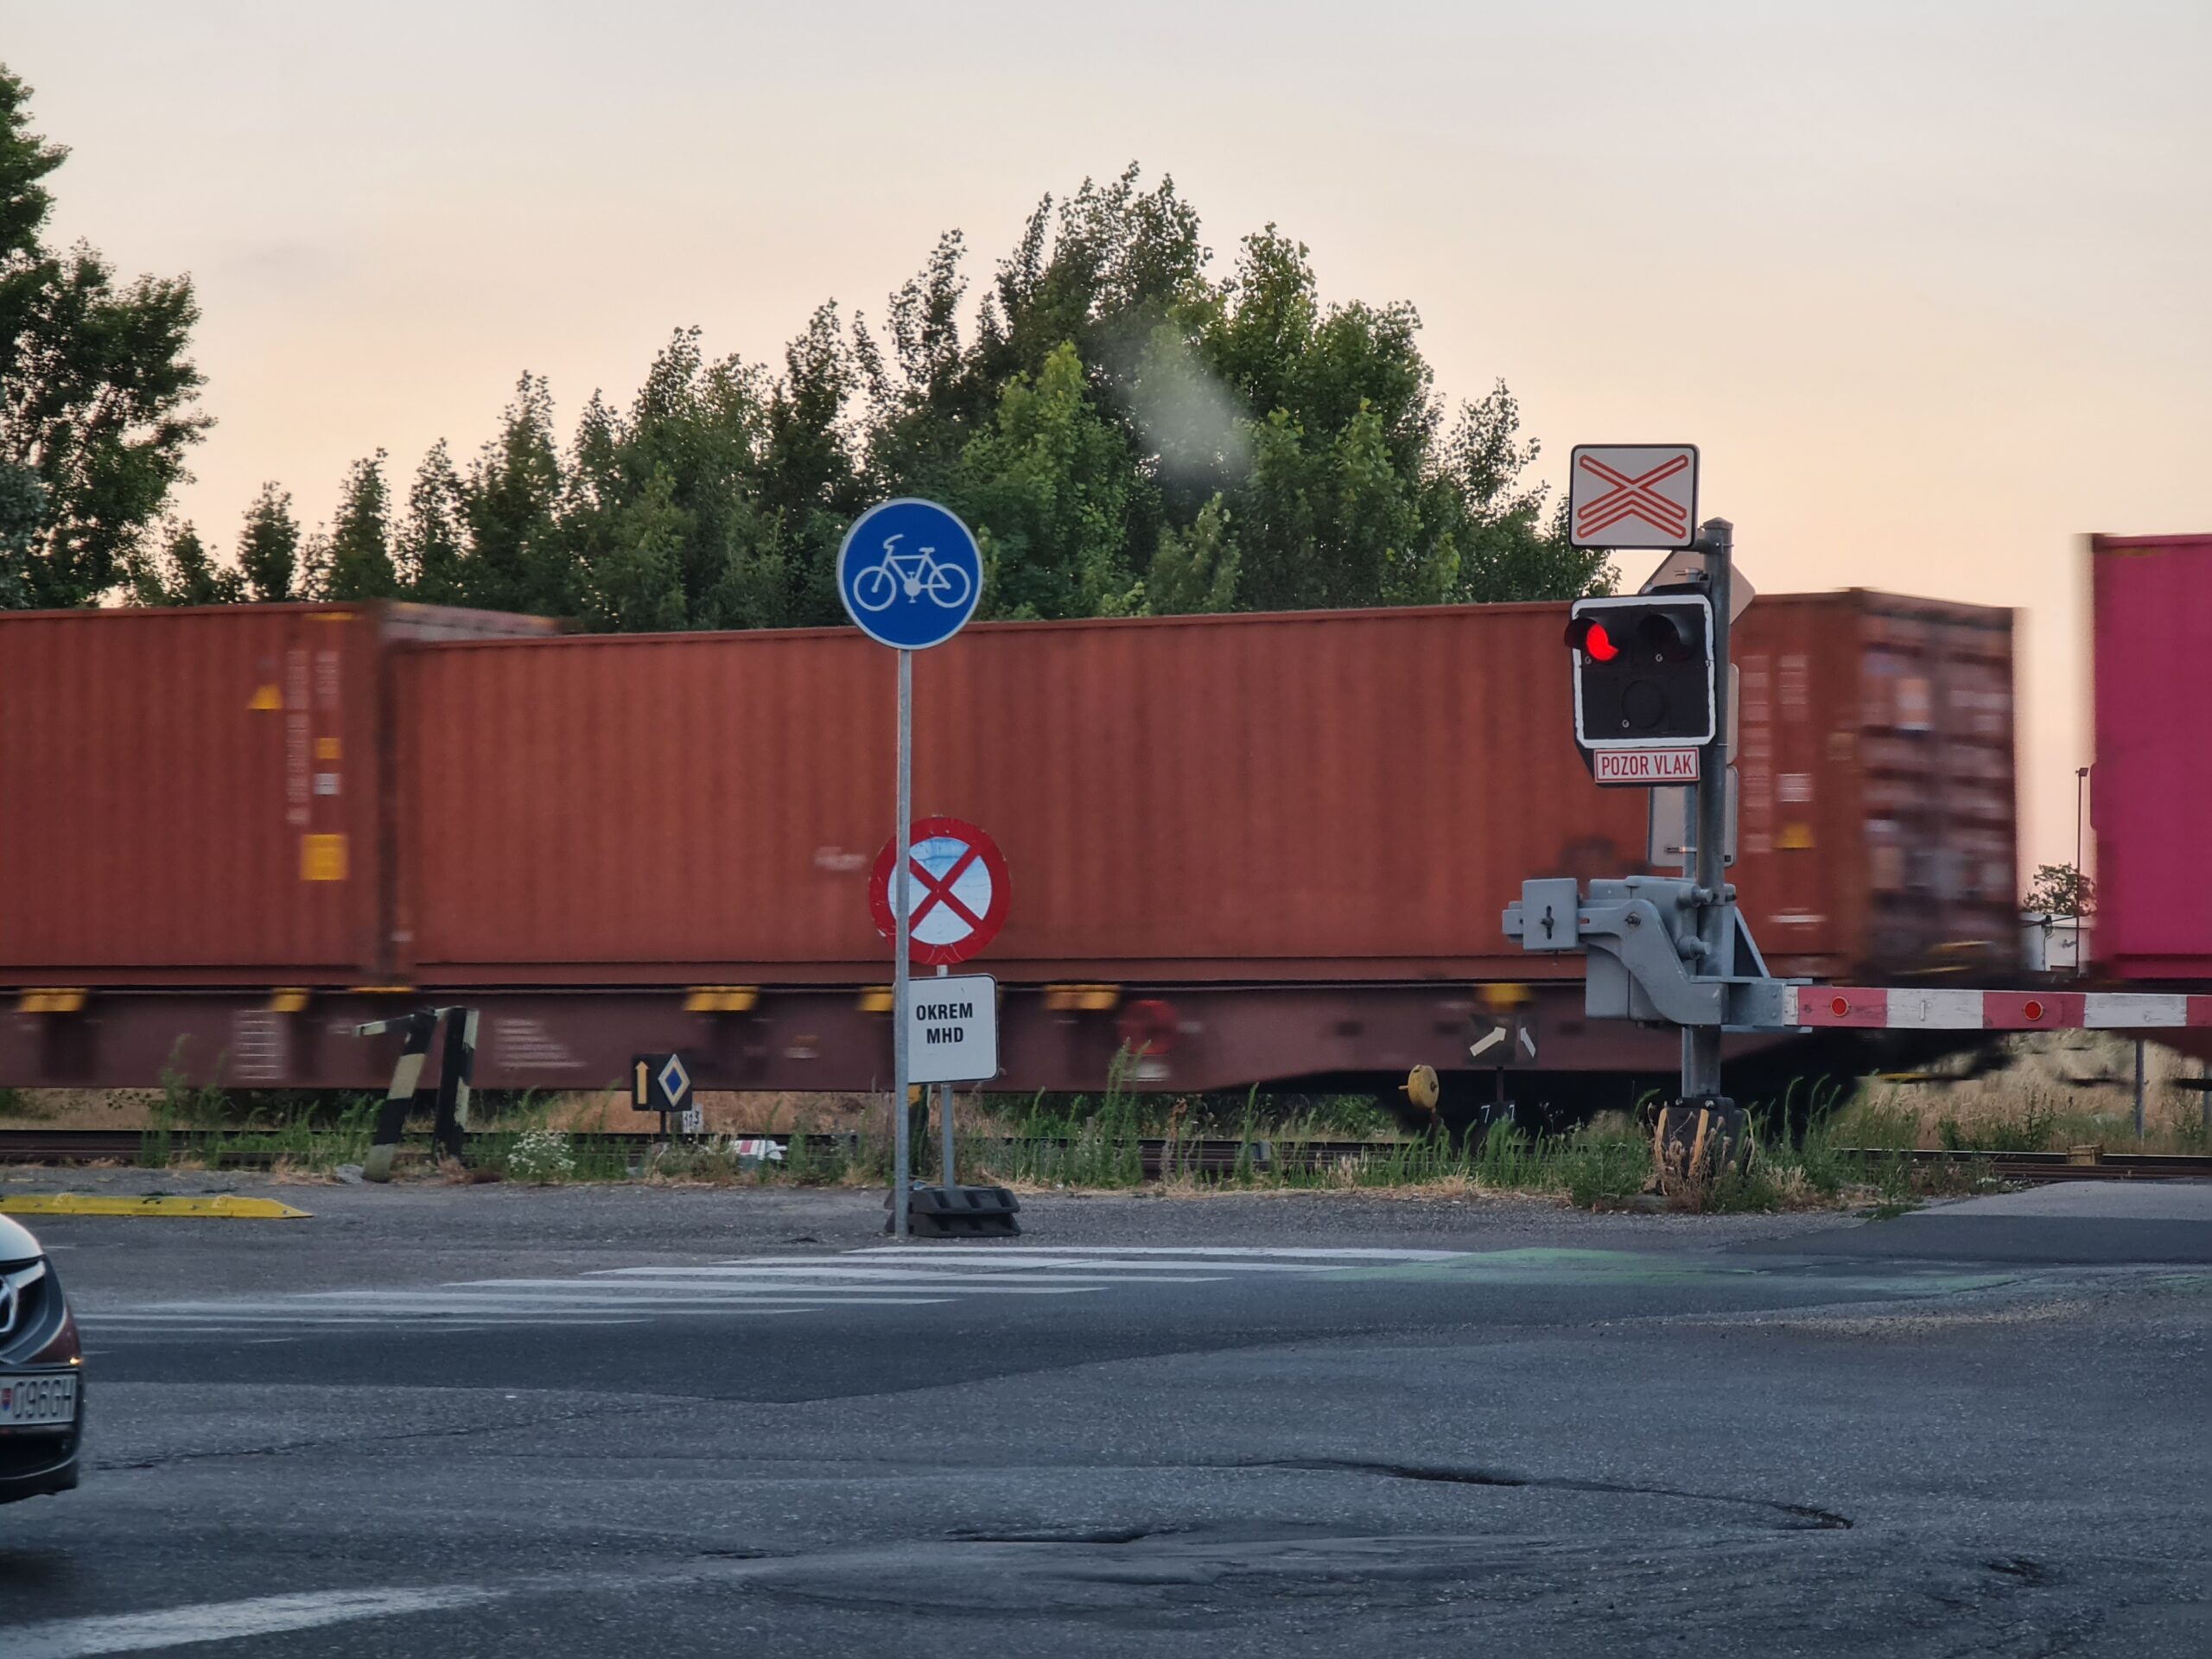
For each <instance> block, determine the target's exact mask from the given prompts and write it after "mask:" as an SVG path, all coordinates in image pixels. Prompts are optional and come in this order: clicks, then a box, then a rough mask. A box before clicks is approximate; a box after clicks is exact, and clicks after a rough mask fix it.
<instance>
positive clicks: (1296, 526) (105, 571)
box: [0, 70, 1611, 630]
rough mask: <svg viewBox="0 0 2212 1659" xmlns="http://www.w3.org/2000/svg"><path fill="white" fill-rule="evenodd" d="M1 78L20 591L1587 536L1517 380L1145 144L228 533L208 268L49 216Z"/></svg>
mask: <svg viewBox="0 0 2212 1659" xmlns="http://www.w3.org/2000/svg"><path fill="white" fill-rule="evenodd" d="M65 154H66V152H65V151H63V150H62V149H60V147H59V146H56V145H53V144H50V143H47V142H46V141H45V140H43V139H42V138H41V137H37V136H36V135H35V134H33V133H32V132H31V131H30V130H29V108H28V90H27V89H26V88H25V87H24V86H23V85H22V82H21V81H20V80H19V79H16V78H15V77H13V76H11V75H10V74H8V73H6V72H5V71H4V70H0V350H4V351H5V352H6V353H7V355H6V356H5V357H4V359H0V392H4V400H3V401H4V407H0V445H4V448H0V606H7V607H22V606H53V605H83V604H92V603H99V602H103V601H108V602H112V601H116V600H118V599H120V600H122V601H126V602H135V603H139V604H148V605H180V604H223V603H232V602H246V601H270V600H283V599H299V598H328V599H337V600H355V599H367V598H380V597H404V598H410V599H417V600H423V601H433V602H439V603H449V604H460V605H470V606H479V607H486V608H490V609H497V610H511V611H524V612H531V613H538V614H543V615H550V616H562V617H569V618H573V619H575V620H577V621H578V622H580V623H581V624H582V626H587V627H589V628H594V629H608V630H655V629H680V628H753V627H781V626H804V625H810V624H822V623H833V622H836V621H837V620H841V618H842V608H841V607H840V606H839V603H838V601H837V596H836V583H835V565H836V552H837V547H838V543H839V542H840V540H841V539H842V536H843V534H844V531H845V529H846V527H847V525H848V524H850V522H851V521H852V519H853V518H855V516H856V515H857V514H858V513H859V512H861V511H862V510H863V509H864V508H865V507H867V506H868V505H869V504H871V503H872V502H874V501H877V500H880V499H885V498H887V497H889V496H893V495H925V496H929V497H932V498H934V499H938V500H942V501H944V502H945V503H946V504H947V505H950V506H951V507H952V508H953V509H954V510H955V511H956V512H958V513H959V514H960V515H961V516H962V517H963V518H964V519H966V520H967V522H968V523H969V524H970V525H971V526H972V527H973V528H974V529H975V531H976V536H977V539H978V541H979V542H980V543H982V549H983V554H984V559H985V564H986V585H985V593H984V601H983V606H984V613H985V614H988V615H995V616H1002V617H1037V618H1065V617H1081V616H1102V615H1137V614H1145V613H1176V612H1203V611H1227V610H1258V609H1307V608H1314V607H1345V606H1362V605H1397V604H1428V603H1440V602H1446V601H1497V600H1516V599H1535V598H1558V597H1563V596H1567V595H1570V594H1579V593H1583V592H1587V591H1592V590H1593V589H1597V588H1603V587H1605V585H1607V584H1608V583H1609V582H1610V581H1611V571H1610V570H1609V569H1607V568H1606V566H1605V561H1604V559H1603V557H1602V556H1599V555H1594V554H1590V553H1583V552H1577V551H1575V550H1572V549H1570V548H1568V547H1567V544H1566V539H1565V537H1564V535H1563V533H1562V521H1561V518H1560V514H1559V512H1558V511H1557V510H1556V508H1555V506H1554V504H1553V502H1552V499H1551V497H1550V495H1549V493H1548V490H1547V488H1546V486H1544V485H1543V484H1542V483H1541V481H1538V480H1536V479H1535V476H1534V474H1535V461H1536V459H1537V446H1536V444H1535V442H1533V441H1532V440H1529V439H1528V438H1527V437H1525V436H1524V435H1522V432H1521V429H1520V416H1519V410H1518V409H1517V407H1516V404H1515V402H1514V399H1513V397H1512V396H1511V395H1510V392H1508V391H1507V390H1506V388H1505V387H1504V385H1503V384H1500V385H1497V386H1496V387H1495V388H1494V389H1492V390H1491V392H1490V393H1489V394H1488V395H1487V396H1485V397H1482V398H1481V399H1479V400H1478V401H1475V402H1472V403H1468V404H1462V405H1461V406H1460V407H1459V408H1458V409H1457V410H1447V408H1446V406H1445V404H1444V403H1443V402H1442V400H1440V397H1438V395H1437V393H1436V391H1435V387H1434V384H1433V376H1432V374H1431V372H1430V369H1429V366H1428V365H1427V361H1426V360H1425V359H1424V358H1423V356H1422V354H1421V349H1420V344H1419V331H1420V320H1419V318H1418V317H1417V315H1415V314H1414V310H1413V308H1411V307H1410V306H1408V305H1405V304H1402V303H1399V304H1390V305H1384V306H1374V305H1370V304H1365V303H1362V302H1346V303H1330V302H1324V301H1323V300H1322V299H1321V298H1320V297H1319V292H1318V289H1317V284H1316V281H1315V277H1314V271H1313V264H1312V261H1311V258H1310V256H1309V254H1308V251H1307V250H1306V247H1305V246H1304V245H1302V244H1300V243H1298V242H1296V241H1294V240H1293V239H1291V238H1287V237H1285V236H1283V235H1281V234H1280V233H1279V232H1277V231H1276V230H1275V229H1274V227H1273V226H1269V227H1268V228H1267V229H1265V230H1262V231H1260V232H1256V233H1255V234H1252V235H1249V236H1247V237H1245V238H1243V240H1242V241H1241V242H1240V243H1239V244H1238V245H1237V247H1236V251H1235V252H1234V254H1233V256H1232V257H1230V260H1229V261H1228V262H1227V264H1228V268H1227V269H1226V270H1225V271H1223V272H1221V273H1219V274H1216V273H1215V262H1214V259H1213V257H1212V255H1211V251H1210V250H1209V249H1208V248H1207V247H1206V246H1205V243H1204V241H1203V238H1202V236H1201V232H1200V226H1199V219H1198V213H1196V211H1195V210H1194V209H1193V208H1192V206H1191V205H1190V204H1189V203H1188V202H1187V201H1185V200H1184V199H1183V198H1182V197H1181V196H1180V195H1179V194H1178V193H1177V191H1176V188H1175V186H1174V183H1173V181H1172V180H1170V179H1162V180H1160V181H1159V182H1158V183H1156V184H1153V185H1150V186H1149V187H1147V185H1146V183H1145V181H1144V180H1143V179H1142V177H1141V175H1140V173H1139V171H1138V169H1137V168H1135V167H1134V166H1132V167H1131V168H1129V169H1128V171H1126V172H1124V173H1123V174H1122V175H1121V176H1120V177H1118V178H1116V179H1114V180H1111V181H1108V182H1106V183H1103V184H1098V183H1094V182H1091V181H1085V182H1084V184H1083V185H1082V186H1081V188H1078V189H1077V190H1076V191H1075V192H1074V193H1073V194H1071V195H1068V196H1066V197H1065V198H1064V199H1055V198H1052V197H1050V196H1048V197H1046V198H1045V199H1044V200H1042V201H1041V202H1040V203H1039V206H1038V207H1037V208H1036V210H1035V212H1034V213H1032V214H1031V215H1030V217H1029V219H1028V221H1027V226H1026V227H1025V229H1024V231H1023V232H1022V234H1021V236H1020V238H1018V239H1017V241H1016V243H1015V245H1014V247H1013V249H1012V250H1011V251H1008V252H1007V254H1006V256H1005V257H1002V258H1001V259H1000V260H999V261H998V263H997V265H996V268H995V271H994V273H993V275H992V276H991V277H990V279H989V280H988V283H985V284H984V285H983V286H982V289H981V291H980V292H973V291H971V281H970V277H969V272H968V260H967V250H966V247H965V245H964V244H963V239H962V238H961V237H960V235H959V234H958V233H957V232H951V233H948V234H947V235H946V236H944V238H942V239H941V240H940V241H939V242H938V245H937V247H936V248H935V250H934V251H932V252H931V256H930V257H929V258H928V260H927V261H926V263H925V264H924V265H923V267H922V269H921V270H919V271H918V273H917V274H916V275H915V276H914V277H912V279H911V280H909V281H908V282H906V283H904V284H902V285H901V286H900V287H899V289H898V291H897V292H895V293H894V294H893V295H891V296H889V298H888V300H887V303H886V304H885V305H884V307H883V308H882V310H881V312H880V314H879V315H874V316H868V315H857V314H856V315H852V316H850V317H849V318H848V316H847V315H845V314H844V313H843V312H842V311H841V310H840V308H838V306H837V305H836V302H827V303H824V304H823V306H821V307H820V308H818V309H817V311H816V312H815V313H814V315H812V317H810V319H809V320H808V322H807V325H806V327H805V328H804V330H803V331H802V332H801V333H800V334H799V335H798V338H797V339H795V340H792V341H791V344H790V345H789V346H787V347H786V348H785V351H784V353H783V357H782V361H781V363H780V364H779V365H772V364H764V363H749V362H746V361H744V360H741V359H739V358H736V357H721V358H715V357H711V356H709V354H708V353H707V352H706V351H705V349H704V347H703V346H702V340H701V335H700V331H699V330H698V329H696V328H683V329H679V330H677V332H676V333H675V334H673V335H672V336H671V339H670V340H669V341H668V343H667V345H666V346H664V348H663V349H662V350H661V352H660V353H659V354H658V356H657V357H656V358H655V359H654V360H653V362H652V365H651V366H650V368H649V369H648V370H647V372H646V373H645V379H644V384H643V385H641V386H640V387H639V389H638V391H637V392H636V393H635V394H634V395H633V396H632V397H630V398H629V399H628V400H627V401H626V402H622V403H616V402H613V401H610V400H608V399H607V398H606V397H602V396H601V395H600V394H598V393H594V395H593V396H592V397H591V398H590V400H589V401H588V403H587V404H585V405H584V407H583V410H582V414H581V416H579V417H578V419H577V420H576V421H575V424H574V426H573V428H571V429H568V430H567V432H566V434H565V435H564V434H563V429H561V428H560V427H559V425H558V424H557V423H556V417H555V413H554V405H553V397H552V391H551V389H550V387H549V386H548V385H546V383H545V382H544V381H543V379H542V378H537V377H536V376H533V375H529V374H525V375H524V376H523V377H522V378H521V380H520V382H519V383H518V385H517V387H516V390H515V394H514V397H513V399H512V402H510V403H509V404H508V405H507V408H506V410H505V412H504V414H503V416H501V418H500V420H499V426H498V430H497V432H496V435H494V436H493V438H492V439H491V441H490V442H487V443H486V444H485V445H484V446H483V447H482V448H480V450H479V451H478V452H477V454H474V456H471V457H468V458H467V459H466V460H457V459H456V458H455V456H454V454H453V452H452V451H451V449H450V448H448V446H447V445H446V444H445V443H444V442H439V443H437V444H435V445H434V446H433V447H432V448H431V449H430V451H429V454H426V455H424V456H423V457H422V458H421V460H420V461H419V463H418V464H417V465H416V467H415V468H414V470H413V473H412V474H411V476H408V475H404V474H396V471H395V468H394V467H393V466H392V463H391V458H390V457H389V456H388V455H387V454H385V451H383V450H381V449H379V450H377V451H376V452H375V453H373V454H370V455H368V456H365V457H364V458H363V459H361V460H359V461H355V462H354V463H353V465H352V466H351V467H349V468H347V470H346V476H345V478H344V480H343V483H342V486H341V490H340V500H339V505H338V507H337V510H336V512H335V513H334V516H333V518H331V520H330V522H329V523H328V524H327V525H324V526H321V527H319V528H317V529H315V530H313V531H309V530H308V529H306V528H305V527H303V526H302V524H301V523H300V522H299V520H298V518H297V517H296V514H295V512H294V509H293V505H292V500H291V498H290V496H289V494H288V493H286V492H285V491H284V490H283V488H281V487H280V486H277V485H276V484H270V485H269V486H265V487H264V489H263V490H262V492H261V493H260V494H259V495H258V496H257V498H256V499H254V501H253V502H252V503H251V505H249V506H248V507H247V508H246V510H245V518H244V522H243V524H242V525H241V527H240V529H239V531H238V536H237V538H236V540H235V542H234V543H232V546H231V548H230V549H229V550H228V554H227V556H225V555H224V554H222V553H219V552H218V551H217V550H214V549H213V548H211V547H210V546H209V545H208V543H207V542H206V541H205V540H203V539H202V537H200V534H199V532H198V531H196V529H195V528H194V526H193V525H191V524H187V523H181V522H178V521H176V520H175V518H172V517H169V516H168V513H167V511H166V504H167V501H168V493H169V490H170V487H171V486H172V485H174V484H175V483H176V482H177V481H179V480H181V479H182V478H183V477H184V476H185V472H184V467H185V459H186V456H187V454H188V451H189V448H190V446H191V445H192V444H193V443H194V442H196V441H198V440H199V438H200V436H201V435H202V434H203V433H204V431H205V429H206V427H207V424H208V417H207V416H205V415H204V414H202V413H200V412H199V411H198V410H197V407H196V404H197V397H198V392H199V390H200V376H199V375H198V373H197V372H195V371H194V368H193V367H192V365H191V364H190V363H189V361H188V359H187V355H186V353H187V352H188V345H189V333H190V329H191V326H192V324H193V323H194V321H196V320H197V315H198V313H197V309H196V305H195V302H194V296H193V292H192V288H191V284H190V283H189V281H188V279H185V278H181V277H180V278H171V279H156V278H152V277H142V278H141V279H139V280H138V282H137V283H135V284H130V285H124V286H118V284H117V283H116V281H115V279H114V277H113V275H112V273H111V271H110V270H109V269H108V267H107V266H106V265H105V264H104V263H103V262H102V261H101V260H100V259H99V256H98V255H97V254H95V253H93V252H92V251H91V250H90V249H88V248H85V247H82V246H79V247H78V248H76V249H73V250H72V251H69V252H67V253H66V254H56V253H54V252H53V251H50V250H49V249H48V247H47V245H46V244H45V241H44V239H43V238H44V234H45V226H46V223H47V219H48V215H49V213H50V210H51V207H52V200H51V197H50V195H49V194H48V191H47V189H46V188H45V184H44V181H45V179H46V177H47V176H48V175H49V174H51V173H52V171H53V170H54V168H55V167H57V166H59V165H60V162H61V160H62V159H63V156H64V155H65Z"/></svg>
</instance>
